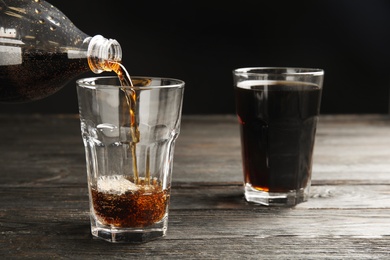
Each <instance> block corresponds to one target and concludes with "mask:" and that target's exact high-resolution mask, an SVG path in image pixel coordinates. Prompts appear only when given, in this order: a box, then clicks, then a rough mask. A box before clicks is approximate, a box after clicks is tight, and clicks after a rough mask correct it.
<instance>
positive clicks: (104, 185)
mask: <svg viewBox="0 0 390 260" xmlns="http://www.w3.org/2000/svg"><path fill="white" fill-rule="evenodd" d="M138 189H139V187H138V186H137V185H136V184H134V183H132V182H131V181H129V180H128V179H126V178H125V177H124V176H123V175H111V176H100V177H99V178H98V180H97V190H98V192H103V193H110V194H116V195H121V194H124V193H125V192H127V191H137V190H138Z"/></svg>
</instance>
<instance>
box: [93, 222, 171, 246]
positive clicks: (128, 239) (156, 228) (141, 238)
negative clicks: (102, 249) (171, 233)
mask: <svg viewBox="0 0 390 260" xmlns="http://www.w3.org/2000/svg"><path fill="white" fill-rule="evenodd" d="M167 230H168V217H167V216H166V217H165V218H163V219H162V220H161V221H159V222H157V223H155V224H154V225H152V226H148V227H143V228H116V227H111V226H105V225H102V224H101V223H99V222H98V221H95V220H93V219H92V221H91V233H92V235H93V236H94V237H97V238H99V239H103V240H106V241H108V242H111V243H145V242H148V241H150V240H154V239H157V238H160V237H164V236H165V235H166V233H167Z"/></svg>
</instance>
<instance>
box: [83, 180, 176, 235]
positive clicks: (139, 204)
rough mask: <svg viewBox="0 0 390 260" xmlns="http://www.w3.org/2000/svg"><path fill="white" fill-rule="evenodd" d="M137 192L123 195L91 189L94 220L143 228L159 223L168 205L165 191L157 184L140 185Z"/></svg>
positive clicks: (106, 223)
mask: <svg viewBox="0 0 390 260" xmlns="http://www.w3.org/2000/svg"><path fill="white" fill-rule="evenodd" d="M138 188H139V189H138V190H135V191H127V192H125V193H123V194H119V195H118V194H112V193H105V192H99V191H98V190H97V189H96V188H94V187H92V188H91V193H92V203H93V208H94V210H95V214H96V217H97V219H98V220H99V221H100V222H101V223H102V224H104V225H108V226H114V227H130V228H136V227H139V228H141V227H146V226H150V225H152V224H154V223H156V222H158V221H160V220H161V219H162V218H163V217H164V216H165V213H166V210H167V206H168V203H169V194H170V193H169V189H163V188H162V186H161V185H160V183H158V182H157V181H153V182H152V183H151V184H146V185H145V183H142V180H141V184H140V185H138Z"/></svg>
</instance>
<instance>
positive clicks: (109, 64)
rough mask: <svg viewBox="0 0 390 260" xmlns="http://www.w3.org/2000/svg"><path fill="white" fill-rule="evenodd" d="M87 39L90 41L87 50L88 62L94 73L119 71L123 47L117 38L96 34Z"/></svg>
mask: <svg viewBox="0 0 390 260" xmlns="http://www.w3.org/2000/svg"><path fill="white" fill-rule="evenodd" d="M86 41H87V42H89V43H88V50H87V58H88V64H89V68H90V69H91V70H92V71H93V72H94V73H96V74H99V73H102V72H103V71H114V72H117V71H118V69H119V67H120V63H121V61H122V49H121V46H120V45H119V43H118V42H117V41H116V40H113V39H107V38H104V37H103V36H101V35H96V36H94V37H89V38H87V39H86Z"/></svg>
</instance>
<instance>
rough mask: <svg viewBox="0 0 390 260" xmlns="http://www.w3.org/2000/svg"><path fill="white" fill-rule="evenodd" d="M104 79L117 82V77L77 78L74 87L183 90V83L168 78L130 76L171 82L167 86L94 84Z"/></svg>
mask: <svg viewBox="0 0 390 260" xmlns="http://www.w3.org/2000/svg"><path fill="white" fill-rule="evenodd" d="M104 79H114V80H118V82H119V78H118V76H96V77H85V78H79V79H77V80H76V85H77V86H78V87H85V88H90V89H97V88H99V89H112V88H118V87H120V88H124V89H136V90H151V89H161V88H184V85H185V82H184V81H183V80H180V79H175V78H168V77H149V76H132V77H131V79H132V80H133V79H134V80H135V79H149V80H152V81H153V80H166V81H173V82H174V83H172V84H167V85H161V84H159V85H148V86H121V85H120V84H117V85H112V84H96V81H97V80H104Z"/></svg>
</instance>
